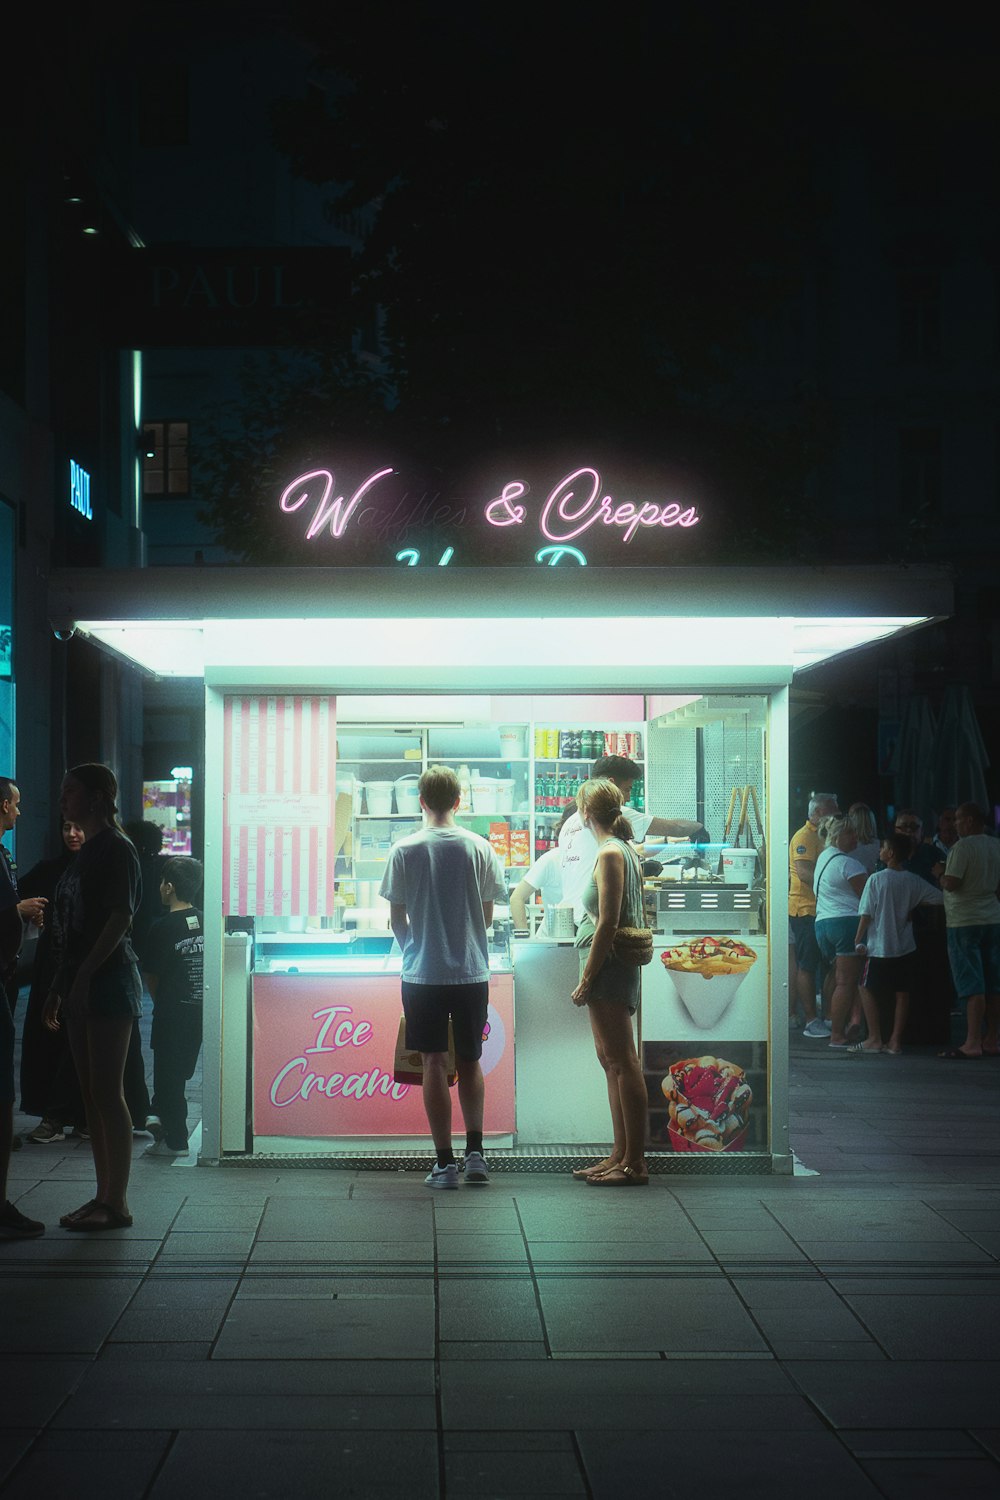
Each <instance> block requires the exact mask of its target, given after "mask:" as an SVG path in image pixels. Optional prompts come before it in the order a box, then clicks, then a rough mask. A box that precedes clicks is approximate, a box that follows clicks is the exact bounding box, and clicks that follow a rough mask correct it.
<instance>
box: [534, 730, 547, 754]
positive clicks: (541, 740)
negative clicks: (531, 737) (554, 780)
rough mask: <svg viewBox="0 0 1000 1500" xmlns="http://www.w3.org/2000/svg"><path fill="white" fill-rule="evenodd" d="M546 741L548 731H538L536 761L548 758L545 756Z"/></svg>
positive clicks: (536, 733)
mask: <svg viewBox="0 0 1000 1500" xmlns="http://www.w3.org/2000/svg"><path fill="white" fill-rule="evenodd" d="M545 739H546V731H545V730H544V729H536V730H535V759H536V760H545V758H546V756H545Z"/></svg>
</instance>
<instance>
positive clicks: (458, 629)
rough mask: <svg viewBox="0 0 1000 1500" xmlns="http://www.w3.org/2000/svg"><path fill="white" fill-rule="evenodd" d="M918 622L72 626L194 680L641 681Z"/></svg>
mask: <svg viewBox="0 0 1000 1500" xmlns="http://www.w3.org/2000/svg"><path fill="white" fill-rule="evenodd" d="M925 620H926V617H925V616H919V615H908V616H900V617H871V618H867V617H843V618H837V617H832V618H831V617H826V618H799V619H792V618H778V617H774V616H744V617H740V618H735V617H729V616H719V615H713V616H708V617H703V618H696V617H678V616H670V615H663V616H651V617H646V618H638V617H635V616H625V617H623V618H622V620H620V621H613V620H608V619H603V618H594V619H565V618H559V619H545V618H527V617H524V616H518V615H516V614H514V613H513V612H512V614H511V615H510V617H508V618H496V619H438V618H432V619H419V618H415V619H409V620H392V619H378V618H375V619H369V620H344V619H319V620H317V619H312V620H288V619H286V620H270V619H239V620H237V619H226V620H221V619H210V618H206V619H203V620H137V621H135V622H134V623H132V622H123V621H121V620H79V621H77V627H78V629H79V630H80V631H81V633H83V634H85V635H87V636H89V637H91V639H93V640H94V641H96V642H97V643H98V644H100V645H102V646H105V647H107V648H108V649H110V650H112V651H114V652H115V653H117V654H118V655H120V656H123V657H125V658H127V659H128V660H130V661H133V662H135V663H136V664H137V665H139V666H140V667H143V668H145V669H146V670H147V671H150V672H153V673H155V674H156V675H157V676H159V677H194V678H200V677H203V676H204V674H205V668H206V667H216V666H217V667H229V668H234V667H241V666H246V667H247V668H248V669H249V671H248V675H252V671H253V669H254V668H265V667H275V666H281V665H282V664H295V665H296V666H298V667H300V668H309V667H311V666H315V667H316V668H317V669H322V671H323V673H324V680H326V678H327V677H328V674H329V672H330V669H331V668H335V667H336V665H337V663H338V662H339V663H343V664H344V665H349V666H351V667H352V668H358V667H370V668H371V669H372V670H373V671H378V669H379V668H381V667H389V666H391V667H393V668H395V669H397V670H398V669H399V668H400V667H401V666H403V667H405V666H407V665H413V666H414V667H418V666H419V667H435V668H448V667H450V666H454V667H456V668H461V667H466V668H467V667H470V666H480V667H482V669H483V670H484V671H489V669H490V668H491V667H494V666H497V667H500V666H504V667H510V666H511V665H514V664H516V663H517V662H519V661H523V662H525V663H531V665H532V666H533V667H534V668H535V669H538V668H543V669H545V668H549V667H551V668H552V670H553V671H554V672H555V671H558V669H559V668H560V667H562V666H570V665H571V666H574V667H579V666H580V665H581V663H585V664H586V665H587V666H588V667H590V666H592V667H593V668H594V670H595V674H606V673H607V671H609V670H615V671H616V672H617V673H618V675H619V676H620V677H622V678H623V680H624V678H626V677H627V678H629V679H630V680H632V681H635V682H638V683H641V680H642V676H643V669H644V668H645V667H650V668H653V667H655V668H656V669H657V671H658V673H659V674H660V676H661V677H662V675H663V671H664V669H665V668H666V669H669V667H670V666H671V665H673V664H674V663H676V664H677V665H678V666H681V665H683V666H684V667H685V668H686V669H687V671H688V672H690V670H691V668H692V667H695V668H697V667H699V666H704V667H705V668H706V669H712V668H719V667H725V666H741V667H751V668H752V667H756V666H768V667H773V666H775V665H777V664H780V663H785V664H787V665H789V666H791V667H792V668H793V669H794V670H796V671H798V670H801V669H803V668H806V667H812V666H815V665H816V664H817V663H818V662H821V661H826V660H828V659H829V658H830V657H832V656H838V655H841V654H842V653H843V652H845V651H854V650H857V649H858V647H860V646H867V645H870V644H871V643H872V642H874V641H878V640H884V639H885V638H886V637H888V636H891V635H894V634H895V633H896V632H898V631H900V630H905V629H908V628H910V627H912V626H915V625H919V624H922V623H925Z"/></svg>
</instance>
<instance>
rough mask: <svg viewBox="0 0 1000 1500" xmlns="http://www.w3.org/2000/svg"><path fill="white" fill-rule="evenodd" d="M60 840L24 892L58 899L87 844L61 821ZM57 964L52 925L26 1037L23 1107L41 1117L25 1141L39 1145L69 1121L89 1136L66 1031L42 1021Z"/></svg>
mask: <svg viewBox="0 0 1000 1500" xmlns="http://www.w3.org/2000/svg"><path fill="white" fill-rule="evenodd" d="M60 843H61V845H62V848H61V850H60V852H59V853H58V854H57V855H56V857H55V858H54V859H42V860H39V862H38V864H37V865H33V866H32V868H31V869H30V870H29V871H28V873H27V874H26V875H25V876H24V877H23V879H22V881H21V882H20V889H21V890H22V891H23V893H24V894H25V895H28V896H42V897H44V898H45V900H46V901H48V902H49V903H51V902H52V901H53V900H54V898H55V893H56V886H57V885H58V883H59V880H60V878H61V877H62V874H63V872H64V871H65V870H66V869H67V867H68V866H69V864H70V862H71V861H72V860H73V859H75V858H76V855H77V853H78V851H79V850H80V848H81V847H82V845H83V829H82V828H80V827H78V826H77V824H76V823H71V822H70V821H69V820H68V819H60ZM54 964H55V959H54V955H53V949H52V927H51V924H49V925H48V926H46V927H43V928H42V930H41V932H40V933H39V934H38V944H37V946H36V948H35V961H34V967H33V969H32V973H31V988H30V990H29V991H28V1009H27V1012H26V1014H25V1017H24V1032H23V1034H22V1037H21V1108H22V1110H23V1111H24V1113H25V1114H26V1115H41V1117H42V1118H41V1121H40V1123H39V1124H38V1125H37V1126H36V1127H35V1129H34V1130H32V1131H31V1132H30V1133H29V1134H28V1135H27V1136H26V1137H25V1139H26V1140H28V1141H30V1142H32V1144H33V1145H38V1146H45V1145H49V1144H51V1143H53V1142H57V1141H63V1140H65V1139H66V1127H67V1126H68V1125H73V1126H75V1127H76V1129H77V1131H78V1132H80V1133H81V1134H86V1113H85V1111H84V1108H83V1098H82V1096H81V1094H80V1084H79V1081H78V1079H77V1076H76V1068H75V1066H74V1064H73V1055H72V1053H71V1052H70V1050H69V1042H68V1041H67V1039H66V1032H65V1031H64V1030H60V1031H50V1030H49V1029H48V1027H47V1026H45V1025H44V1024H43V1022H42V1011H43V1010H44V1008H45V1001H46V998H47V996H48V993H49V989H50V988H51V985H52V977H53V974H54Z"/></svg>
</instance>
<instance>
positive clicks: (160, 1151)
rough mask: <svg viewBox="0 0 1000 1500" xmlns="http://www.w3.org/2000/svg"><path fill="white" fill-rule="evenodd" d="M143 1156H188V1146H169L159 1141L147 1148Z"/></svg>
mask: <svg viewBox="0 0 1000 1500" xmlns="http://www.w3.org/2000/svg"><path fill="white" fill-rule="evenodd" d="M142 1154H143V1156H187V1154H188V1148H187V1146H168V1145H167V1143H166V1141H164V1140H159V1141H154V1142H153V1144H152V1145H151V1146H147V1147H146V1150H145V1151H144V1152H143V1153H142Z"/></svg>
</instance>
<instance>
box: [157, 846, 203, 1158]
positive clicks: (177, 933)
mask: <svg viewBox="0 0 1000 1500" xmlns="http://www.w3.org/2000/svg"><path fill="white" fill-rule="evenodd" d="M202 878H203V870H202V866H201V863H200V861H199V860H197V859H190V858H188V857H187V856H184V857H179V858H176V859H168V860H167V861H166V863H165V865H164V867H163V878H162V880H161V881H160V900H161V902H162V903H163V905H164V906H165V907H166V908H167V915H166V916H164V917H161V919H160V920H159V921H158V922H156V923H155V924H154V926H153V927H152V928H151V929H150V932H149V936H148V938H147V940H146V944H145V947H144V951H143V959H142V971H143V978H144V979H145V981H146V987H147V989H148V990H149V993H150V994H151V995H152V997H153V1109H154V1110H155V1112H156V1113H157V1114H158V1115H159V1118H160V1123H161V1125H162V1127H163V1135H162V1138H161V1139H160V1140H158V1141H156V1142H155V1143H154V1144H153V1145H152V1146H150V1148H149V1150H148V1151H147V1152H146V1153H145V1154H146V1155H147V1156H183V1155H185V1154H186V1153H187V1149H188V1133H187V1099H186V1098H185V1094H184V1085H185V1084H186V1083H187V1081H188V1079H189V1078H190V1077H191V1075H192V1073H193V1072H194V1070H195V1064H196V1063H197V1061H198V1053H199V1052H200V1050H201V1023H202V1000H203V996H204V977H203V975H204V952H205V938H204V927H203V922H202V914H201V912H200V911H199V910H198V908H197V907H196V906H195V905H194V902H195V901H196V900H197V898H198V896H199V894H200V892H201V886H202Z"/></svg>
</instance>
